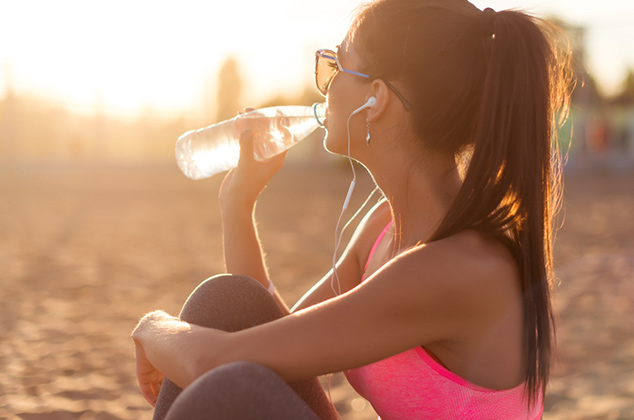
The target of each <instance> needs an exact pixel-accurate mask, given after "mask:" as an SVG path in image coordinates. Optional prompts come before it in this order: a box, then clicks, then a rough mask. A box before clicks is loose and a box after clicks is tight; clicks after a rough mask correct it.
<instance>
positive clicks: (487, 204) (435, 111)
mask: <svg viewBox="0 0 634 420" xmlns="http://www.w3.org/2000/svg"><path fill="white" fill-rule="evenodd" d="M351 37H352V43H353V45H354V47H355V49H356V51H357V52H358V53H359V55H360V57H361V59H362V63H363V66H364V70H366V71H367V72H368V73H369V74H372V75H377V76H379V77H381V78H384V79H386V80H391V81H394V82H396V83H399V86H403V87H404V89H403V94H404V96H405V97H406V98H407V99H408V100H409V101H410V102H411V103H412V106H413V108H412V110H411V111H410V113H411V118H412V122H413V125H414V128H415V130H416V133H417V134H418V137H420V139H421V141H422V142H424V146H425V147H426V148H431V149H436V150H444V151H448V152H451V153H454V155H455V156H456V157H458V156H460V155H462V154H465V153H468V154H469V156H470V159H469V164H468V167H467V168H466V173H465V175H464V182H463V185H462V187H461V189H460V191H459V193H458V196H457V197H456V199H455V201H454V202H453V204H452V206H451V208H450V210H449V211H448V213H447V215H446V216H445V218H444V220H443V221H442V223H441V224H440V226H439V227H438V228H437V230H436V231H435V233H434V235H433V237H432V240H439V239H442V238H446V237H448V236H451V235H453V234H456V233H458V232H460V231H462V230H465V229H476V230H479V231H482V232H486V233H487V234H489V235H492V236H494V237H496V238H498V239H500V240H501V241H503V243H505V244H506V246H507V247H508V248H509V249H510V251H511V252H512V254H513V255H514V257H515V260H516V261H517V264H518V267H519V272H520V277H521V286H522V296H523V307H524V342H525V346H524V348H525V355H524V356H525V360H526V371H525V378H526V382H525V384H526V392H527V395H528V398H527V401H528V404H529V405H531V404H532V403H534V402H535V401H536V399H537V397H538V395H539V393H540V392H541V393H542V395H543V393H544V392H545V389H546V385H547V383H548V378H549V371H550V359H551V352H552V347H553V346H554V331H555V325H554V321H553V313H552V306H551V297H550V295H551V289H552V239H553V227H552V220H553V217H554V214H555V211H556V208H557V203H558V197H559V193H558V192H559V189H560V185H561V184H560V167H559V165H558V162H559V159H558V158H557V157H558V153H557V147H556V144H557V141H556V134H557V131H556V123H557V117H558V116H562V115H566V113H567V109H568V98H569V93H570V92H569V91H570V87H571V86H572V84H571V81H572V79H571V76H570V71H569V65H568V64H569V58H568V57H569V54H568V49H567V46H566V45H564V47H563V48H562V43H561V40H562V39H565V38H562V36H561V33H560V32H559V31H557V29H556V28H555V27H554V26H553V25H549V24H548V23H547V22H545V21H543V20H540V19H537V18H534V17H531V16H529V15H527V14H525V13H522V12H519V11H501V12H494V11H493V10H491V9H487V10H485V11H480V10H479V9H477V8H476V7H475V6H473V5H472V4H470V3H469V2H468V1H466V0H378V1H375V2H373V3H371V4H369V5H368V6H366V7H364V8H363V9H361V10H360V11H359V14H358V15H357V18H356V20H355V23H354V25H353V30H352V31H351ZM560 122H563V120H561V121H560Z"/></svg>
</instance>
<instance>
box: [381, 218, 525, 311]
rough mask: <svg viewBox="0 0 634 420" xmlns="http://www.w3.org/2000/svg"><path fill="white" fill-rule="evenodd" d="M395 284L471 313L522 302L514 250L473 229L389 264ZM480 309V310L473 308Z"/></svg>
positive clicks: (409, 253)
mask: <svg viewBox="0 0 634 420" xmlns="http://www.w3.org/2000/svg"><path fill="white" fill-rule="evenodd" d="M383 268H384V269H388V270H389V271H390V272H391V274H392V276H390V277H392V279H390V281H391V282H393V283H392V284H394V285H397V284H399V285H402V286H403V289H404V290H409V291H412V292H414V293H416V292H419V291H420V292H421V293H423V292H424V294H426V295H429V294H433V293H437V294H438V296H439V297H440V296H444V297H445V298H448V299H450V300H451V301H453V303H454V304H455V306H457V307H461V308H463V309H464V310H467V311H472V310H475V311H478V310H482V305H484V306H487V305H489V309H497V310H499V309H500V308H493V307H490V305H494V306H495V302H496V301H500V300H505V301H506V300H508V299H510V298H517V296H518V294H519V293H520V291H519V290H520V289H519V287H520V283H519V272H518V268H517V263H516V262H515V260H514V258H513V256H512V254H511V253H510V251H509V250H508V249H507V248H506V247H505V246H504V245H503V244H502V243H501V242H499V241H497V240H495V239H493V238H491V237H490V236H488V235H486V234H482V233H480V232H476V231H473V230H466V231H463V232H459V233H457V234H455V235H452V236H450V237H447V238H444V239H440V240H437V241H434V242H430V243H425V244H420V245H417V246H415V247H413V248H410V249H409V250H407V251H405V252H403V253H401V254H400V255H398V256H397V257H395V258H394V259H392V260H391V261H390V262H388V263H387V264H385V266H384V267H383ZM474 305H475V306H474Z"/></svg>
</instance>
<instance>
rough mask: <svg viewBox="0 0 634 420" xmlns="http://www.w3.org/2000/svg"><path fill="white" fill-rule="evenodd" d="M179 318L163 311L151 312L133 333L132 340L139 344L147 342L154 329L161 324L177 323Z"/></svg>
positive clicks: (142, 319)
mask: <svg viewBox="0 0 634 420" xmlns="http://www.w3.org/2000/svg"><path fill="white" fill-rule="evenodd" d="M177 320H178V318H174V317H173V316H171V315H169V314H167V313H166V312H163V311H154V312H150V313H148V314H146V315H144V316H143V318H141V320H140V321H139V323H138V324H137V326H136V328H135V329H134V331H133V332H132V339H133V340H134V341H135V342H136V343H139V344H143V342H145V341H147V338H148V337H149V335H150V334H151V331H152V328H153V327H156V326H157V325H158V324H159V323H161V322H165V321H177Z"/></svg>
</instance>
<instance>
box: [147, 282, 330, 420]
mask: <svg viewBox="0 0 634 420" xmlns="http://www.w3.org/2000/svg"><path fill="white" fill-rule="evenodd" d="M282 316H283V313H282V311H281V310H280V308H279V307H278V306H277V304H276V302H275V300H274V299H273V298H272V296H271V295H270V294H269V292H268V291H267V290H266V289H265V288H264V287H263V286H262V285H261V284H260V283H258V282H257V281H256V280H254V279H252V278H250V277H246V276H235V275H220V276H216V277H212V278H210V279H208V280H206V281H204V282H203V283H201V284H200V285H199V286H198V287H197V288H196V290H194V291H193V292H192V294H191V295H190V296H189V298H188V299H187V301H186V302H185V305H184V306H183V309H182V311H181V313H180V319H182V320H183V321H186V322H190V323H192V324H196V325H201V326H204V327H210V328H215V329H220V330H224V331H239V330H242V329H246V328H249V327H253V326H255V325H259V324H263V323H266V322H270V321H272V320H275V319H277V318H280V317H282ZM337 418H338V415H337V412H336V411H335V408H334V407H333V405H332V404H331V403H330V401H329V400H328V397H327V396H326V394H325V392H324V390H323V388H322V387H321V385H320V383H319V381H318V380H317V378H311V379H305V380H301V381H297V382H292V383H287V382H285V381H284V380H283V379H282V378H281V377H279V376H278V375H277V374H276V373H275V372H273V371H272V370H270V369H268V368H266V367H264V366H262V365H258V364H256V363H251V362H235V363H229V364H226V365H223V366H220V367H218V368H216V369H213V370H211V371H209V372H207V373H205V374H204V375H203V376H201V377H200V378H198V379H197V380H196V381H194V382H193V383H192V384H191V385H189V386H188V387H187V388H186V389H185V390H184V391H183V390H182V389H181V388H179V387H178V386H177V385H175V384H174V383H172V382H171V381H170V380H169V379H168V378H165V379H164V380H163V384H162V386H161V392H160V394H159V398H158V402H157V404H156V408H155V410H154V420H163V419H166V420H185V419H187V420H199V419H200V420H202V419H214V420H223V419H245V420H249V419H277V420H285V419H288V420H304V419H306V420H319V419H337Z"/></svg>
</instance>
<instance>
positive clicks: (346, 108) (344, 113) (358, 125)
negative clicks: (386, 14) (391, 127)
mask: <svg viewBox="0 0 634 420" xmlns="http://www.w3.org/2000/svg"><path fill="white" fill-rule="evenodd" d="M348 40H349V36H347V37H346V38H345V39H344V40H343V42H342V44H341V45H340V46H339V48H338V50H337V56H338V57H339V62H340V63H341V66H342V67H343V68H344V69H347V70H353V71H359V72H363V71H362V69H361V60H360V58H359V56H358V55H357V53H356V52H355V51H354V48H352V45H351V44H350V43H349V41H348ZM369 87H370V84H369V83H368V81H367V79H364V78H363V77H360V76H357V75H354V74H350V73H346V72H342V71H339V72H337V73H336V75H335V76H334V77H333V79H332V82H331V83H330V87H329V89H328V94H327V96H326V98H327V103H328V110H327V114H326V121H325V127H326V129H327V130H328V134H327V136H326V138H325V139H324V147H325V148H326V150H328V151H329V152H331V153H336V154H340V155H348V127H347V124H348V118H350V115H351V114H352V113H353V112H354V111H355V110H356V109H358V108H359V107H360V106H362V105H363V104H364V103H365V101H366V99H367V97H368V96H369V94H370V90H369ZM365 118H366V116H365V113H364V112H360V113H358V114H356V115H354V116H352V118H350V147H351V154H352V155H353V156H355V153H354V150H355V149H356V148H357V147H358V146H359V145H360V144H361V142H365V137H366V133H367V124H366V121H365Z"/></svg>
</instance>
